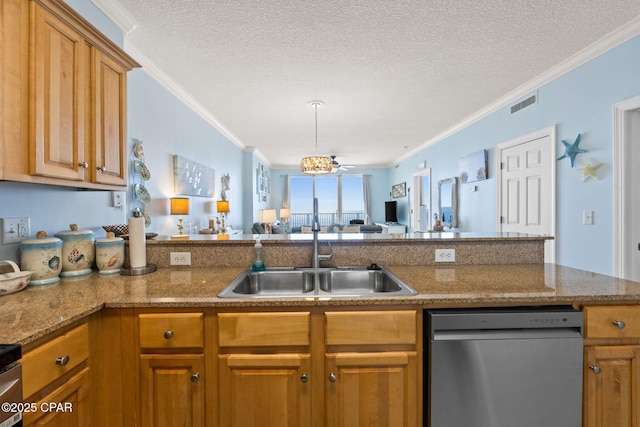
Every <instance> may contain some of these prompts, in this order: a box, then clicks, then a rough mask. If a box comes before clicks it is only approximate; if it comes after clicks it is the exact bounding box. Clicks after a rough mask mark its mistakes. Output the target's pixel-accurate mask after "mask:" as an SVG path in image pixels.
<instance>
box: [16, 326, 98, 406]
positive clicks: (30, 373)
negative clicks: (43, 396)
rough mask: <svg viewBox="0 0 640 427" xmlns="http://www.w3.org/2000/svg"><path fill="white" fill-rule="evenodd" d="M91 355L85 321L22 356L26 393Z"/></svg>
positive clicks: (54, 378) (39, 387)
mask: <svg viewBox="0 0 640 427" xmlns="http://www.w3.org/2000/svg"><path fill="white" fill-rule="evenodd" d="M88 358H89V327H88V326H87V325H86V324H84V325H81V326H78V327H77V328H75V329H73V330H71V331H69V332H67V333H66V334H64V335H61V336H59V337H57V338H54V339H52V340H51V341H49V342H47V343H45V344H42V345H41V346H39V347H37V348H35V349H33V350H31V351H30V352H28V353H26V354H25V355H24V356H23V357H22V372H23V375H22V377H23V378H22V390H23V393H22V394H23V396H24V397H25V398H26V397H29V396H31V395H32V394H33V393H35V392H37V391H38V390H40V389H41V388H42V387H44V386H46V385H47V384H50V383H51V382H53V381H54V380H56V379H57V378H59V377H60V376H61V375H63V374H64V373H66V372H68V371H70V370H71V369H73V368H74V367H76V366H78V365H79V364H80V363H82V362H83V361H84V360H87V359H88Z"/></svg>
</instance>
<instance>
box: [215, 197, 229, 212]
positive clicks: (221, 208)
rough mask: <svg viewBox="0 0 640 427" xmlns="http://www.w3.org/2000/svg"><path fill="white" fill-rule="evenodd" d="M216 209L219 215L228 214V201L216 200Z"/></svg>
mask: <svg viewBox="0 0 640 427" xmlns="http://www.w3.org/2000/svg"><path fill="white" fill-rule="evenodd" d="M216 208H217V209H218V212H220V213H227V212H229V201H228V200H218V201H217V202H216Z"/></svg>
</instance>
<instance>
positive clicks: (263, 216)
mask: <svg viewBox="0 0 640 427" xmlns="http://www.w3.org/2000/svg"><path fill="white" fill-rule="evenodd" d="M277 220H278V218H276V210H275V209H260V215H259V217H258V221H260V222H263V223H264V224H265V226H264V228H265V232H266V233H267V234H271V224H273V223H274V222H276V221H277Z"/></svg>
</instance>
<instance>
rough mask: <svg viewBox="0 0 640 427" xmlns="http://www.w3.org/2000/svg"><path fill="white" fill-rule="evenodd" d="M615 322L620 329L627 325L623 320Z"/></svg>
mask: <svg viewBox="0 0 640 427" xmlns="http://www.w3.org/2000/svg"><path fill="white" fill-rule="evenodd" d="M613 324H614V325H616V326H617V327H618V329H624V327H625V326H626V325H625V324H624V322H623V321H622V320H614V321H613Z"/></svg>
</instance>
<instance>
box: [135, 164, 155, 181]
mask: <svg viewBox="0 0 640 427" xmlns="http://www.w3.org/2000/svg"><path fill="white" fill-rule="evenodd" d="M133 167H134V168H135V170H136V172H138V175H140V176H141V177H142V179H144V180H145V181H149V179H151V171H149V168H148V167H147V165H145V164H144V163H143V162H142V161H141V160H135V161H134V162H133Z"/></svg>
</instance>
